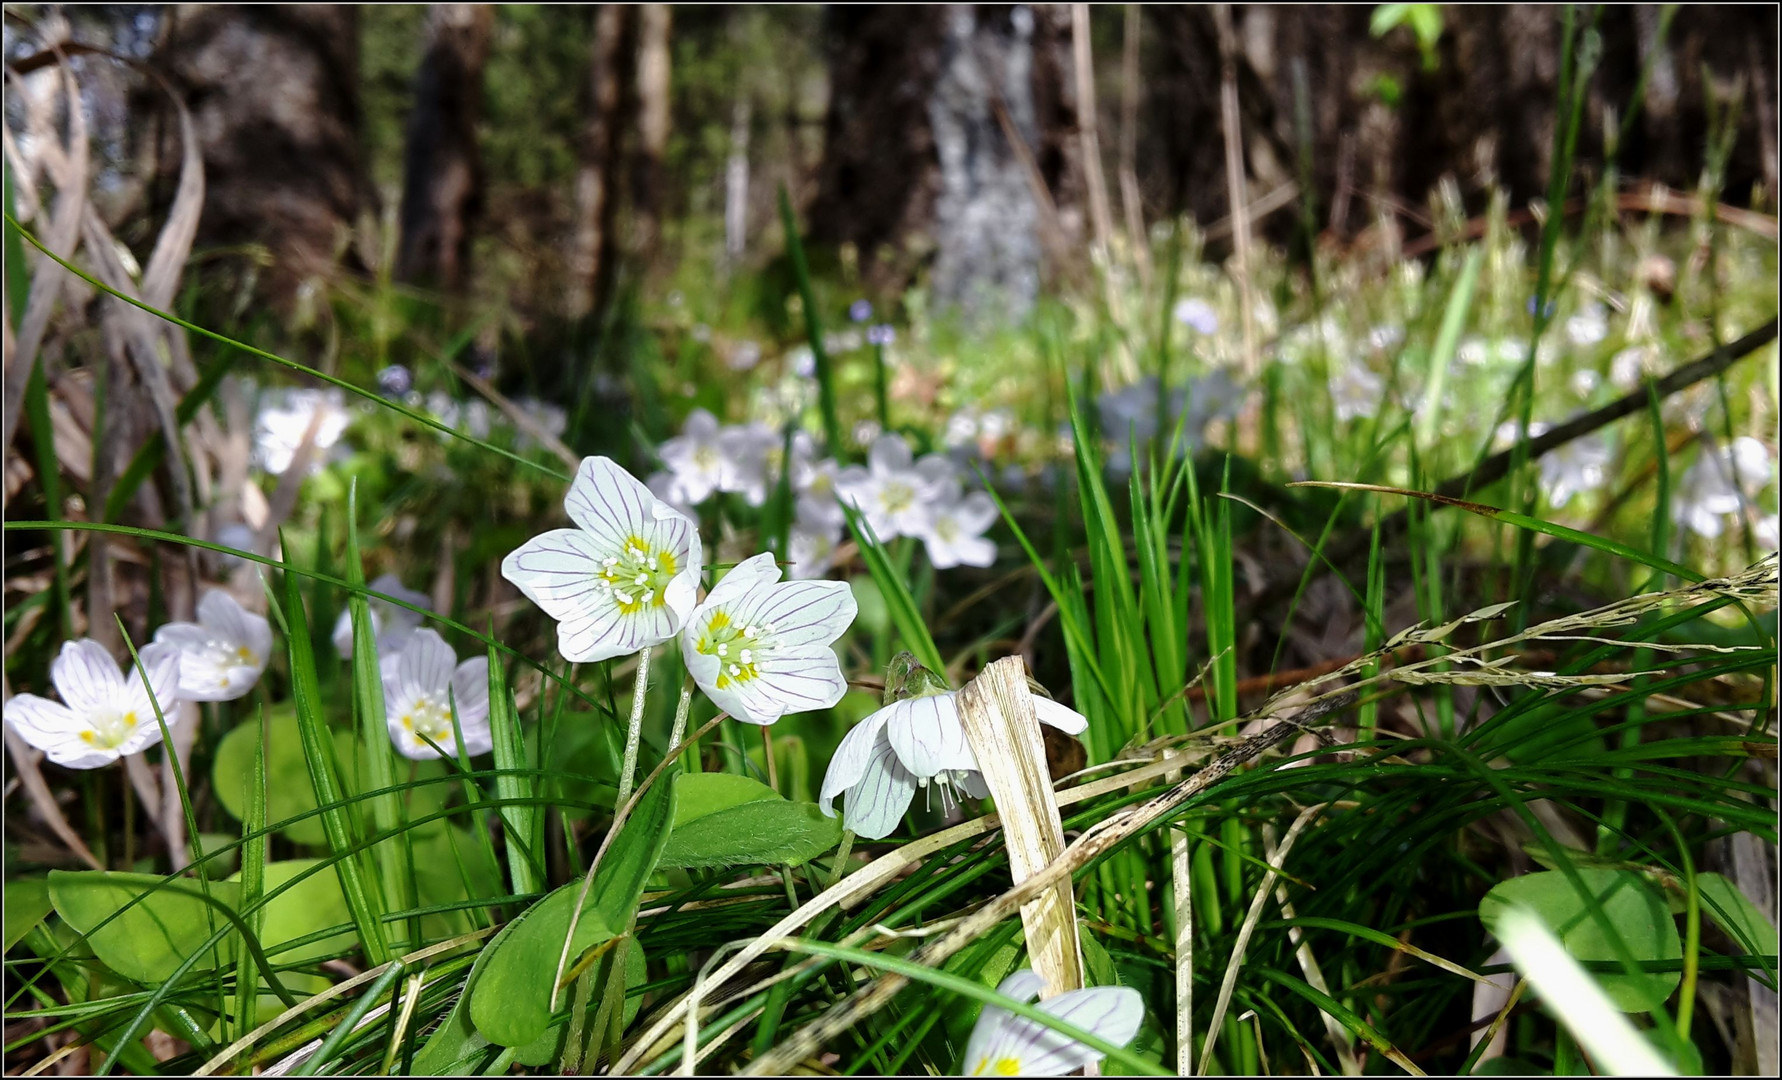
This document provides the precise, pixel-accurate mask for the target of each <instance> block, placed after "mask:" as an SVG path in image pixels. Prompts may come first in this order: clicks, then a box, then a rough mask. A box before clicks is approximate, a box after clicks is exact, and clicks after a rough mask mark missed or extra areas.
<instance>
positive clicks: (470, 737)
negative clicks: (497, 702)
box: [458, 657, 495, 758]
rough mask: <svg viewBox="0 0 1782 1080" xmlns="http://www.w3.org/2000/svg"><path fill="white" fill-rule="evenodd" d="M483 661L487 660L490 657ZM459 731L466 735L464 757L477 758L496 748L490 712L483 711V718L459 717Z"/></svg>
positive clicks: (460, 715)
mask: <svg viewBox="0 0 1782 1080" xmlns="http://www.w3.org/2000/svg"><path fill="white" fill-rule="evenodd" d="M483 659H485V660H487V659H488V657H484V658H483ZM458 730H459V731H461V732H463V734H464V756H465V757H467V758H473V757H477V756H479V755H482V754H486V753H488V752H489V751H490V750H493V749H494V748H495V733H494V731H493V730H492V729H491V728H490V727H489V711H488V709H487V708H485V709H484V710H483V714H482V715H481V716H475V717H468V716H465V715H463V714H462V713H460V714H459V715H458Z"/></svg>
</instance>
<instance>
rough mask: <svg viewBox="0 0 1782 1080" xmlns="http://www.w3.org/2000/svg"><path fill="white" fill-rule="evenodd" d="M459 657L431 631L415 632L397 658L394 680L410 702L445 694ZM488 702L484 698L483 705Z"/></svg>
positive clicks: (443, 640) (435, 632) (437, 634)
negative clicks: (413, 699)
mask: <svg viewBox="0 0 1782 1080" xmlns="http://www.w3.org/2000/svg"><path fill="white" fill-rule="evenodd" d="M457 664H458V657H457V656H455V655H454V654H453V653H452V647H451V646H450V645H447V644H446V643H445V639H444V638H442V637H440V636H439V633H438V632H437V631H434V630H416V631H415V632H414V635H413V636H412V637H410V638H409V639H408V644H407V645H405V646H404V647H403V649H402V652H401V653H400V654H399V655H398V656H397V658H396V678H397V681H398V684H399V686H400V687H401V692H402V694H403V695H404V696H405V697H409V698H410V699H412V698H415V697H419V696H420V695H422V694H427V693H432V694H444V693H445V690H446V687H448V686H450V685H451V683H452V673H453V669H454V668H455V667H456V666H457ZM487 704H488V702H487V700H486V698H485V700H484V705H485V707H486V706H487Z"/></svg>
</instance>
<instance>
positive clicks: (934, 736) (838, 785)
mask: <svg viewBox="0 0 1782 1080" xmlns="http://www.w3.org/2000/svg"><path fill="white" fill-rule="evenodd" d="M957 694H958V691H956V690H947V691H944V692H942V693H938V694H926V695H923V696H920V697H907V698H904V699H903V700H901V701H894V702H892V703H891V704H889V705H887V706H885V707H884V708H882V709H880V710H879V711H878V712H875V713H873V714H872V715H871V716H869V717H867V718H866V719H864V720H862V721H860V723H858V724H855V725H854V727H853V728H852V729H851V730H850V731H849V732H848V733H847V735H845V736H844V737H843V738H842V741H841V745H840V746H838V747H836V749H835V756H834V757H833V758H831V759H830V761H829V772H828V773H826V774H825V775H824V777H823V791H822V796H821V798H819V799H818V800H817V805H818V807H819V808H820V809H821V810H822V811H823V812H824V813H825V814H828V815H829V816H830V817H834V816H835V811H834V809H832V804H833V803H834V800H835V797H836V796H837V795H840V794H842V793H843V792H846V793H847V796H848V801H847V804H846V806H845V807H844V813H843V815H842V824H844V825H846V826H847V827H848V828H849V829H851V830H852V831H853V832H855V833H857V834H858V835H860V836H864V837H866V838H867V839H868V840H882V839H884V838H885V837H887V836H889V835H891V830H893V829H895V828H896V827H897V823H898V822H899V821H901V820H903V815H904V812H905V811H907V810H908V809H909V808H910V802H911V801H912V800H913V799H915V797H916V791H917V789H926V788H927V787H928V785H929V783H930V782H931V781H932V782H933V783H934V784H935V786H936V787H938V788H940V791H941V802H942V804H943V805H946V804H948V803H950V802H951V801H952V799H953V792H952V789H953V788H954V787H958V788H959V789H960V790H962V791H963V792H965V794H967V795H970V796H971V797H972V798H974V799H982V798H986V797H988V796H989V794H990V792H989V789H988V788H987V787H985V786H984V779H983V777H982V776H981V775H980V774H979V771H978V759H977V758H976V757H975V756H973V754H972V752H971V745H970V744H969V743H967V742H966V739H965V726H964V725H963V724H962V723H960V720H959V706H958V702H957ZM1033 712H1034V715H1035V716H1037V717H1038V718H1039V722H1040V723H1042V724H1050V725H1051V726H1052V727H1055V728H1057V729H1058V730H1060V731H1063V732H1065V733H1067V734H1070V735H1077V734H1080V733H1081V732H1082V731H1083V729H1084V728H1087V727H1088V726H1089V721H1088V720H1087V719H1085V718H1084V717H1083V716H1082V715H1081V714H1079V713H1076V712H1073V711H1071V710H1070V709H1067V708H1065V707H1064V706H1063V705H1060V704H1058V703H1057V702H1055V701H1053V700H1051V699H1050V698H1043V697H1035V698H1034V699H1033Z"/></svg>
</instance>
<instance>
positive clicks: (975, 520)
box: [953, 491, 1001, 534]
mask: <svg viewBox="0 0 1782 1080" xmlns="http://www.w3.org/2000/svg"><path fill="white" fill-rule="evenodd" d="M1000 516H1001V512H1000V511H999V510H997V509H996V500H995V499H992V498H991V497H990V496H989V495H988V494H986V493H984V492H982V491H974V492H972V493H971V494H970V495H967V496H966V497H965V498H963V499H961V500H959V505H958V506H957V507H955V508H954V510H953V520H954V521H957V522H958V523H959V527H960V528H961V529H964V530H965V531H966V532H968V533H973V534H979V533H982V532H983V531H984V530H985V529H988V528H989V527H990V525H991V523H992V522H994V521H995V520H996V519H997V518H998V517H1000Z"/></svg>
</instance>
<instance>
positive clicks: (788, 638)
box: [501, 457, 856, 724]
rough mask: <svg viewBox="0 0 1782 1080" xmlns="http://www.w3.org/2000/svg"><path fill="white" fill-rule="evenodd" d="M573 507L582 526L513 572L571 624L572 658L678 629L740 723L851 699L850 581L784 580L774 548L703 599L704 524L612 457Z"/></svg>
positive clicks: (562, 533) (716, 698) (562, 647)
mask: <svg viewBox="0 0 1782 1080" xmlns="http://www.w3.org/2000/svg"><path fill="white" fill-rule="evenodd" d="M563 508H564V509H565V510H566V511H567V512H568V513H569V517H570V520H571V521H572V522H574V523H575V526H576V527H575V528H571V529H554V530H552V531H550V532H547V533H544V534H543V535H541V536H537V537H534V538H533V539H531V540H529V541H527V542H526V543H525V544H522V545H521V546H520V547H519V548H518V549H517V550H515V551H514V552H513V553H511V554H510V555H508V557H507V558H506V559H504V560H502V563H501V574H502V576H503V577H505V578H507V580H509V581H511V582H513V583H514V585H516V586H517V587H518V588H519V589H520V591H521V592H523V593H525V594H526V596H527V597H528V598H529V599H530V600H531V601H532V602H533V603H535V604H537V605H538V606H539V607H540V608H542V609H543V610H544V612H545V613H546V614H547V615H549V616H551V617H552V618H553V619H555V620H557V650H558V652H560V653H562V655H563V657H564V659H566V660H571V661H576V662H578V663H583V662H591V661H597V660H607V659H611V658H613V657H615V656H623V655H625V654H627V653H633V652H638V651H641V650H644V649H649V648H653V647H654V646H657V645H660V644H662V643H663V642H665V641H668V640H670V639H673V638H676V637H678V638H679V641H680V646H681V656H682V659H683V660H684V661H685V663H686V667H687V671H688V672H689V673H690V674H692V676H693V679H694V682H696V683H697V684H698V685H699V688H700V689H701V690H702V691H704V692H705V694H706V696H707V697H709V698H711V699H712V701H713V702H715V703H716V704H717V705H718V707H719V708H721V709H723V710H725V711H726V712H728V713H729V714H730V715H731V716H732V717H734V718H736V719H738V720H743V721H746V722H748V723H751V724H771V723H774V722H775V721H777V720H778V719H779V718H780V717H781V716H784V715H786V714H788V713H800V712H808V711H811V710H813V709H826V708H828V707H830V706H832V705H834V704H835V703H836V702H838V701H840V700H841V697H842V694H844V693H845V692H846V691H847V681H846V680H845V679H843V678H842V674H841V662H840V661H839V660H838V659H837V657H836V655H835V650H834V649H832V648H831V647H830V645H831V643H832V642H834V641H835V639H836V638H838V637H840V636H841V634H842V632H843V631H845V630H846V629H847V628H848V626H849V625H851V624H852V623H853V621H854V615H855V610H856V609H855V604H854V594H853V592H852V591H851V590H850V589H849V588H848V586H847V584H846V583H844V582H839V581H785V582H782V581H781V580H780V570H779V567H778V566H776V565H775V563H774V558H773V555H772V554H771V553H767V552H763V553H762V554H759V555H756V556H754V557H753V558H750V559H746V560H744V561H743V562H741V563H739V564H738V565H737V566H736V567H735V568H734V569H732V570H731V571H730V573H729V574H727V575H725V577H724V578H723V580H722V581H720V582H719V583H718V585H717V587H716V588H714V589H713V590H712V591H711V592H710V593H709V594H707V595H706V597H705V600H704V601H703V602H701V601H700V599H699V582H700V570H701V558H702V553H703V548H702V546H701V544H700V540H699V530H698V527H697V526H696V525H695V524H694V522H693V521H692V519H690V518H689V517H688V516H687V515H686V514H683V513H682V512H680V511H679V510H677V509H675V508H674V507H673V506H671V505H669V504H668V503H667V502H666V501H664V500H662V499H659V498H657V497H656V496H655V495H654V494H652V493H651V491H650V489H649V488H648V487H645V486H644V485H643V484H642V483H640V482H639V481H638V480H637V478H636V477H634V476H632V475H631V474H630V473H628V472H626V471H625V470H624V469H622V468H620V467H619V466H618V465H617V464H616V463H615V462H614V461H613V460H612V459H611V458H605V457H590V458H585V459H583V461H582V465H581V468H580V469H578V470H577V471H576V476H575V480H574V481H573V482H572V483H571V484H570V488H569V493H568V495H566V496H565V497H564V500H563Z"/></svg>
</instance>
